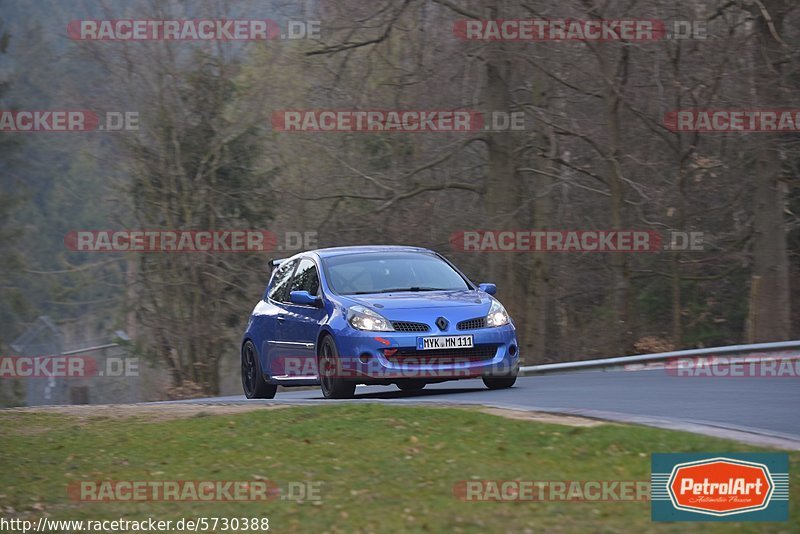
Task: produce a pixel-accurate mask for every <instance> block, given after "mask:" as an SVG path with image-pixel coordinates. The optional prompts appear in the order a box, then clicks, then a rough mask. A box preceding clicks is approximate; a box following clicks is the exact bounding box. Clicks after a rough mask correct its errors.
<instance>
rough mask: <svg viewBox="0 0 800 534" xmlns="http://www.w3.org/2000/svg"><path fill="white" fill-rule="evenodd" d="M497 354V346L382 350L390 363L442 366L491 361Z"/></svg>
mask: <svg viewBox="0 0 800 534" xmlns="http://www.w3.org/2000/svg"><path fill="white" fill-rule="evenodd" d="M496 354H497V345H476V346H474V347H471V348H468V349H434V350H417V349H410V348H409V349H397V350H396V351H395V352H392V349H384V356H386V359H387V360H389V361H390V362H391V363H403V362H407V363H414V364H443V363H448V364H450V363H462V362H479V361H483V360H491V359H492V358H494V357H495V355H496Z"/></svg>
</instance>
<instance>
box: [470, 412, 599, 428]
mask: <svg viewBox="0 0 800 534" xmlns="http://www.w3.org/2000/svg"><path fill="white" fill-rule="evenodd" d="M479 411H481V412H483V413H488V414H491V415H498V416H500V417H506V418H508V419H520V420H524V421H535V422H537V423H552V424H555V425H566V426H587V427H588V426H600V425H605V424H607V423H606V422H604V421H598V420H597V419H587V418H585V417H576V416H574V415H559V414H554V413H544V412H527V411H524V410H508V409H505V408H480V409H479Z"/></svg>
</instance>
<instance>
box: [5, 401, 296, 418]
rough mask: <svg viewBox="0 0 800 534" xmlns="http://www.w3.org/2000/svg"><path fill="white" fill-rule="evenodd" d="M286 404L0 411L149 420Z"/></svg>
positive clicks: (266, 408)
mask: <svg viewBox="0 0 800 534" xmlns="http://www.w3.org/2000/svg"><path fill="white" fill-rule="evenodd" d="M288 407H289V406H288V405H275V404H270V405H264V404H252V405H247V404H224V405H218V404H171V403H170V404H88V405H80V406H34V407H30V408H9V409H6V410H2V411H0V415H5V414H8V415H9V416H13V415H14V414H25V413H46V414H54V415H66V416H69V417H75V418H77V419H78V420H79V421H81V422H86V421H89V420H91V419H100V418H109V419H118V418H123V417H144V418H146V419H149V420H153V421H163V420H169V419H180V418H184V417H202V416H206V415H209V416H210V415H231V414H238V413H244V412H251V411H253V410H276V409H278V408H288Z"/></svg>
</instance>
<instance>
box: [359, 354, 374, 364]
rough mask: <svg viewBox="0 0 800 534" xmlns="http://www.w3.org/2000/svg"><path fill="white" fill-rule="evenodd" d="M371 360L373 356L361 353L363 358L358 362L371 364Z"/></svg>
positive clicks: (360, 357)
mask: <svg viewBox="0 0 800 534" xmlns="http://www.w3.org/2000/svg"><path fill="white" fill-rule="evenodd" d="M371 359H372V354H370V353H368V352H363V353H361V356H359V357H358V361H360V362H361V363H369V361H370V360H371Z"/></svg>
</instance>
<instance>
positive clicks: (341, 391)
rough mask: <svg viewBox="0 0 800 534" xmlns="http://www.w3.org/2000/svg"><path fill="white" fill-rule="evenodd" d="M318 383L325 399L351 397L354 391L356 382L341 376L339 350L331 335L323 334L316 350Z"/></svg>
mask: <svg viewBox="0 0 800 534" xmlns="http://www.w3.org/2000/svg"><path fill="white" fill-rule="evenodd" d="M317 352H318V354H317V359H318V362H317V363H318V367H317V368H318V369H319V385H320V388H321V389H322V395H323V396H324V397H325V398H326V399H352V398H353V395H354V394H355V392H356V383H355V382H353V381H350V380H345V379H344V378H342V377H341V376H338V375H340V374H341V369H342V368H341V365H340V362H339V351H338V350H336V343H334V342H333V338H332V337H331V336H327V335H326V336H323V337H322V340H321V341H320V343H319V350H318V351H317Z"/></svg>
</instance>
